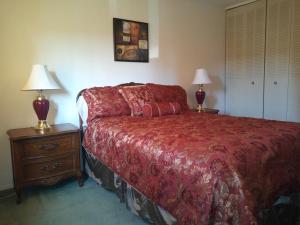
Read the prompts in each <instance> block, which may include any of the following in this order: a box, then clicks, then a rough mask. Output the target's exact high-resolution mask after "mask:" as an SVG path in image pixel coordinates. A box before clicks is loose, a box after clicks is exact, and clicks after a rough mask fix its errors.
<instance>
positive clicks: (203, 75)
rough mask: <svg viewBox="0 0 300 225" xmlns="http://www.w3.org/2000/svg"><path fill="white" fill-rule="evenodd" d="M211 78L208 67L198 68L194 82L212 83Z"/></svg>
mask: <svg viewBox="0 0 300 225" xmlns="http://www.w3.org/2000/svg"><path fill="white" fill-rule="evenodd" d="M210 83H211V80H210V79H209V76H208V73H207V71H206V69H197V70H196V73H195V78H194V80H193V84H210Z"/></svg>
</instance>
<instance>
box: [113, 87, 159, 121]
mask: <svg viewBox="0 0 300 225" xmlns="http://www.w3.org/2000/svg"><path fill="white" fill-rule="evenodd" d="M119 92H120V93H121V94H122V96H123V98H124V99H125V101H126V102H127V103H128V105H129V107H130V109H131V116H141V115H143V106H144V104H145V103H146V102H153V101H154V96H153V94H152V92H151V91H150V90H149V88H148V87H146V86H145V85H139V86H126V87H121V88H120V90H119Z"/></svg>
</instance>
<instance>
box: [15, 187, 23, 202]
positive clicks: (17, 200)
mask: <svg viewBox="0 0 300 225" xmlns="http://www.w3.org/2000/svg"><path fill="white" fill-rule="evenodd" d="M21 201H22V199H21V189H16V203H17V204H20V203H21Z"/></svg>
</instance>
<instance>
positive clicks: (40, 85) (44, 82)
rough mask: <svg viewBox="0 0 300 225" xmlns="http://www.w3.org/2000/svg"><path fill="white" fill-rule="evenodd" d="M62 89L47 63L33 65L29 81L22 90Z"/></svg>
mask: <svg viewBox="0 0 300 225" xmlns="http://www.w3.org/2000/svg"><path fill="white" fill-rule="evenodd" d="M50 89H60V87H59V86H58V85H57V83H56V82H55V81H54V80H53V78H52V77H51V75H50V73H49V71H48V70H47V66H45V65H39V64H36V65H33V66H32V71H31V74H30V77H29V79H28V80H27V83H26V84H25V86H24V87H23V89H22V91H37V90H50Z"/></svg>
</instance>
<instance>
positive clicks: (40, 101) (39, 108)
mask: <svg viewBox="0 0 300 225" xmlns="http://www.w3.org/2000/svg"><path fill="white" fill-rule="evenodd" d="M32 105H33V109H34V111H35V113H36V115H37V117H38V119H39V121H38V124H37V126H36V127H35V129H37V130H44V129H49V128H50V125H49V124H48V123H47V120H46V119H47V115H48V112H49V101H48V100H47V99H46V98H45V97H44V95H43V93H42V91H40V94H39V96H38V97H37V99H35V100H34V101H33V103H32Z"/></svg>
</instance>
